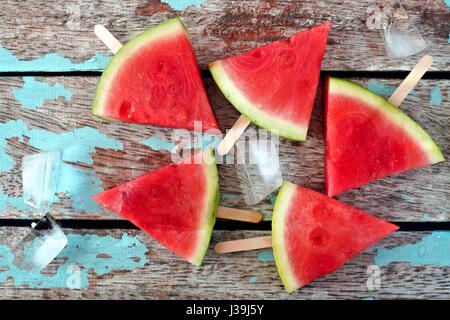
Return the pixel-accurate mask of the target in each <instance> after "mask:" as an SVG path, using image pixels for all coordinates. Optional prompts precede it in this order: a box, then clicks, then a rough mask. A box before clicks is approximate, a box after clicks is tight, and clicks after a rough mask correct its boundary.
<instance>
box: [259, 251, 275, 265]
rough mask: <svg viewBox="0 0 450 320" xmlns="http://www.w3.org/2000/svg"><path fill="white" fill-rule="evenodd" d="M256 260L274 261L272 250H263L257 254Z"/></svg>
mask: <svg viewBox="0 0 450 320" xmlns="http://www.w3.org/2000/svg"><path fill="white" fill-rule="evenodd" d="M258 261H260V262H270V261H275V257H274V256H273V251H272V250H264V251H262V252H260V253H259V254H258Z"/></svg>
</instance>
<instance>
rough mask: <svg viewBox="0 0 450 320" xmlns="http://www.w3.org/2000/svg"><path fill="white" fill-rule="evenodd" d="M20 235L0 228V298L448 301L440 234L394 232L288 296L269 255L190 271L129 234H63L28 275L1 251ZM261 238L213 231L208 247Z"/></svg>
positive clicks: (215, 261) (220, 260)
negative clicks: (65, 241)
mask: <svg viewBox="0 0 450 320" xmlns="http://www.w3.org/2000/svg"><path fill="white" fill-rule="evenodd" d="M23 232H24V229H23V228H0V235H1V237H0V238H1V239H2V244H1V245H0V293H1V295H0V296H1V299H24V298H27V299H41V298H43V299H70V298H75V299H112V298H114V299H223V298H226V299H368V298H370V299H393V298H402V299H418V298H419V299H420V298H422V299H423V298H427V299H430V298H435V299H448V298H450V282H449V279H450V266H449V264H448V257H445V255H446V252H448V250H449V249H450V247H449V240H450V238H449V234H448V233H444V232H440V233H437V232H436V233H434V234H428V233H423V232H415V233H408V232H398V233H396V234H394V235H391V236H390V237H388V238H387V239H385V240H383V241H381V242H380V243H379V244H377V245H375V246H373V247H371V248H369V249H368V250H366V251H365V252H364V253H363V254H361V255H359V256H357V257H355V258H353V259H352V260H351V261H350V262H348V263H347V264H346V265H345V266H344V267H342V268H341V269H340V270H338V271H337V272H335V273H333V274H331V275H329V276H326V277H324V278H322V279H320V280H317V281H315V282H313V283H312V284H310V285H308V286H306V287H304V288H302V289H300V290H297V291H296V292H294V293H293V294H291V295H289V294H287V293H286V292H285V291H284V288H283V285H282V283H281V280H280V278H279V276H278V272H277V269H276V266H275V263H274V261H273V256H272V254H271V251H270V250H265V251H252V252H242V253H236V254H228V255H216V254H215V253H214V252H213V250H212V246H211V248H210V250H209V252H208V254H207V257H206V259H205V262H204V265H203V266H202V267H200V268H197V267H194V266H192V265H191V264H189V263H187V262H184V261H182V260H180V259H179V258H178V257H176V256H175V255H173V254H172V253H171V252H169V251H168V250H167V249H165V248H163V247H162V246H161V245H159V244H158V243H156V242H155V241H153V240H152V239H150V238H148V237H147V236H146V235H145V234H143V233H142V232H140V231H136V230H67V232H68V233H69V236H68V237H69V246H68V248H66V249H65V251H63V252H62V253H61V255H60V257H59V258H57V260H55V261H54V262H53V263H52V264H50V265H49V266H48V267H47V268H46V269H44V270H43V271H42V275H39V276H34V277H33V276H31V275H30V274H29V273H28V274H26V273H24V272H22V271H20V270H17V269H16V268H14V267H13V265H12V264H11V263H9V260H8V259H10V257H11V253H10V249H9V248H10V247H11V245H12V244H13V243H14V242H15V241H17V239H18V237H19V235H20V234H22V233H23ZM124 233H126V235H125V236H124ZM267 234H269V232H261V231H214V233H213V239H212V243H215V242H216V241H223V240H229V239H238V238H242V237H253V236H261V235H267ZM133 244H134V246H133ZM405 244H410V246H409V247H405V246H404V245H405ZM111 248H113V249H111ZM386 248H393V249H392V250H391V251H389V250H386ZM439 255H440V258H439V259H438V258H436V257H437V256H439ZM433 259H434V260H433ZM130 261H131V262H130ZM400 261H403V262H400ZM377 263H378V264H379V266H378V267H379V268H380V269H378V270H379V272H380V273H379V280H380V282H379V286H377V285H375V286H373V285H370V284H369V285H367V282H369V283H371V282H370V281H368V279H369V278H370V277H377V274H375V273H373V270H377V269H376V268H377V267H376V264H377ZM433 264H434V265H433ZM368 270H369V271H370V270H372V271H370V272H368ZM77 277H79V278H77ZM77 279H81V280H79V281H78V280H77ZM371 279H373V278H371ZM68 286H69V287H70V288H72V289H69V288H68ZM73 288H79V289H73Z"/></svg>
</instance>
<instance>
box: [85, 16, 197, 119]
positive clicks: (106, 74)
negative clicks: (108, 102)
mask: <svg viewBox="0 0 450 320" xmlns="http://www.w3.org/2000/svg"><path fill="white" fill-rule="evenodd" d="M176 32H183V33H185V34H186V37H187V38H188V39H189V36H188V33H187V30H186V28H185V27H184V25H183V22H182V21H181V20H180V18H178V17H177V18H173V19H169V20H167V21H164V22H162V23H160V24H158V25H156V26H154V27H152V28H150V29H148V30H146V31H144V32H142V33H140V34H139V35H137V36H136V37H134V38H133V39H131V40H130V41H128V42H127V43H126V44H125V45H124V46H123V47H122V48H120V50H119V51H118V52H117V53H116V54H115V55H114V56H113V57H112V59H111V60H110V61H109V63H108V65H107V66H106V68H105V70H104V71H103V73H102V76H101V77H100V80H99V82H98V85H97V89H96V92H95V97H94V101H93V104H92V114H93V115H95V116H96V117H99V118H101V119H103V120H106V121H115V120H116V119H113V118H109V117H107V116H106V115H104V114H103V108H104V101H105V99H106V97H107V93H108V91H109V90H108V88H109V86H110V85H111V84H112V83H113V82H114V78H115V75H116V73H117V72H118V71H119V70H120V67H121V66H122V64H123V62H125V61H126V60H127V59H128V58H129V57H130V56H131V55H132V54H133V53H134V52H136V50H138V49H139V48H141V47H143V46H145V45H147V44H148V43H150V42H151V41H157V40H158V39H159V38H165V37H168V36H170V35H171V34H175V33H176Z"/></svg>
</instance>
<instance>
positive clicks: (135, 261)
mask: <svg viewBox="0 0 450 320" xmlns="http://www.w3.org/2000/svg"><path fill="white" fill-rule="evenodd" d="M67 239H68V245H67V247H66V248H65V249H64V250H63V251H62V252H61V253H60V254H59V256H58V257H59V258H62V259H63V261H64V263H62V264H61V265H59V266H58V267H57V271H56V273H55V274H53V275H46V274H45V269H44V270H43V271H44V274H42V273H33V272H29V271H27V270H22V269H19V268H18V267H17V266H15V265H14V264H13V259H14V256H13V253H12V251H11V249H10V247H9V246H6V245H0V270H1V271H0V283H1V282H5V281H7V280H8V279H12V281H13V282H14V284H15V285H16V286H28V287H30V288H72V289H78V288H87V287H88V286H89V276H90V274H95V275H98V276H102V275H105V274H109V273H111V272H114V271H120V270H133V269H136V268H142V267H144V266H145V264H146V263H148V262H149V260H148V259H147V257H146V252H147V251H148V249H147V247H146V246H145V245H144V244H143V243H142V242H141V241H140V240H139V239H138V238H137V237H133V236H129V235H128V234H127V233H123V234H122V236H121V238H114V237H111V236H98V235H96V234H85V235H79V234H68V235H67ZM58 261H61V259H57V260H56V261H54V262H53V264H57V263H61V262H58Z"/></svg>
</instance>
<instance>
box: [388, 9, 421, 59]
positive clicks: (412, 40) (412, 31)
mask: <svg viewBox="0 0 450 320" xmlns="http://www.w3.org/2000/svg"><path fill="white" fill-rule="evenodd" d="M381 33H382V36H383V40H384V43H385V45H386V49H387V52H388V55H389V56H390V57H393V58H404V57H408V56H411V55H413V54H416V53H418V52H420V51H422V50H423V49H425V48H426V46H427V44H426V43H425V41H424V40H423V38H422V36H421V35H420V33H419V31H417V29H416V27H415V26H414V23H413V22H412V20H411V19H410V17H409V16H408V13H407V12H406V10H405V9H404V8H403V6H402V5H401V4H400V2H397V3H396V4H395V6H394V8H392V10H390V11H389V12H388V14H387V15H386V17H385V19H384V21H383V22H382V25H381Z"/></svg>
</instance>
